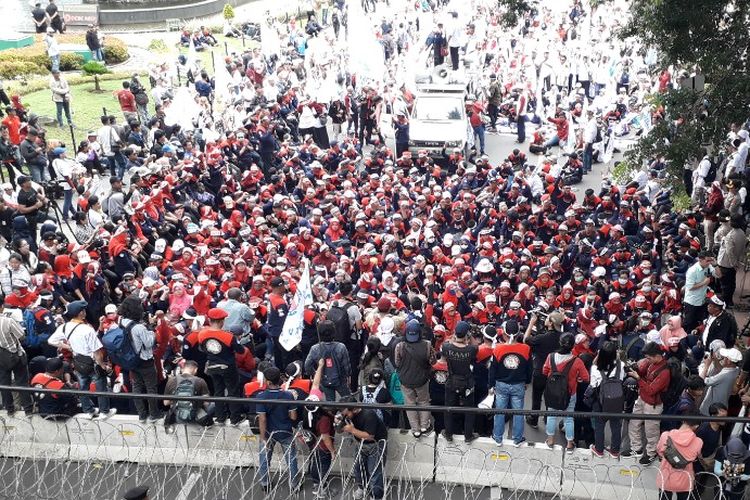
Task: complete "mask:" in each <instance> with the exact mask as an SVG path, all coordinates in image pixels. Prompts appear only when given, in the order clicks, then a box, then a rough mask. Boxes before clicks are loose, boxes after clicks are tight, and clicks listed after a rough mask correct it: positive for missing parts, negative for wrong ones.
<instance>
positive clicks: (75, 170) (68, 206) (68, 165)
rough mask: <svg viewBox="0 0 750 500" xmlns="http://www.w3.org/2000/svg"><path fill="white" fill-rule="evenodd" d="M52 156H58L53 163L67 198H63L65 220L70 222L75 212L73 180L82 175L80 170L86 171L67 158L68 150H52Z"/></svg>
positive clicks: (59, 148)
mask: <svg viewBox="0 0 750 500" xmlns="http://www.w3.org/2000/svg"><path fill="white" fill-rule="evenodd" d="M52 154H54V155H55V156H57V158H55V159H54V160H53V161H52V168H53V169H54V171H55V175H56V176H57V180H58V182H59V183H60V185H62V188H63V191H64V193H65V196H64V198H63V208H62V211H63V220H66V221H67V220H68V215H69V214H70V212H71V211H73V193H74V188H73V187H74V182H73V179H74V177H75V176H76V175H78V174H80V173H81V172H80V170H83V172H85V171H86V169H85V168H84V167H83V166H82V165H80V164H79V163H78V162H76V161H74V160H71V159H70V158H68V157H67V153H66V149H65V148H61V147H57V148H55V149H54V150H52Z"/></svg>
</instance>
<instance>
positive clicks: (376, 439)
mask: <svg viewBox="0 0 750 500" xmlns="http://www.w3.org/2000/svg"><path fill="white" fill-rule="evenodd" d="M350 398H351V399H349V401H354V398H353V397H351V396H350ZM335 425H336V430H337V431H339V432H344V433H347V434H351V435H352V436H353V437H354V439H356V440H357V443H358V446H357V454H356V456H355V457H354V477H355V480H356V481H357V490H356V491H355V492H354V495H353V498H355V499H362V498H365V495H366V494H367V493H368V492H369V493H370V495H371V497H372V498H373V499H375V500H380V499H381V498H383V495H384V494H385V489H384V484H383V469H384V468H385V457H386V440H387V439H388V429H386V427H385V424H384V423H383V421H382V420H380V418H378V414H377V412H376V411H375V410H371V409H369V408H367V409H362V408H346V409H344V410H343V411H342V412H341V413H339V414H338V415H336V423H335Z"/></svg>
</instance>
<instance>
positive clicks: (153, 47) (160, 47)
mask: <svg viewBox="0 0 750 500" xmlns="http://www.w3.org/2000/svg"><path fill="white" fill-rule="evenodd" d="M148 50H149V52H167V51H168V50H169V49H168V48H167V44H166V43H164V40H160V39H158V38H155V39H153V40H151V43H149V44H148Z"/></svg>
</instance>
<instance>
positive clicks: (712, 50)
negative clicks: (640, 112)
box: [620, 0, 750, 169]
mask: <svg viewBox="0 0 750 500" xmlns="http://www.w3.org/2000/svg"><path fill="white" fill-rule="evenodd" d="M749 12H750V1H749V0H736V1H728V0H688V1H686V0H631V4H630V19H629V21H628V24H627V25H626V26H625V27H624V28H623V29H622V31H621V33H620V36H621V37H622V38H623V39H624V40H626V41H628V40H636V41H638V42H639V43H640V44H643V45H645V46H646V47H654V48H656V49H657V51H658V53H659V66H660V70H661V68H665V67H668V66H670V65H672V66H674V67H675V68H676V69H677V70H678V71H679V72H680V73H679V74H678V75H677V76H678V77H679V76H680V74H682V73H684V74H685V75H692V74H695V73H698V74H702V75H703V76H705V81H706V85H705V88H704V89H703V90H701V91H694V90H691V89H682V88H675V89H672V90H670V91H668V92H666V93H665V94H661V95H659V96H656V97H655V102H654V104H655V105H657V106H658V105H663V106H664V109H665V110H666V119H665V120H663V121H661V122H659V123H658V124H656V126H655V128H654V130H653V131H652V132H651V134H650V135H649V136H647V137H644V138H642V139H641V140H640V141H639V143H638V145H637V147H636V148H635V149H634V150H633V151H632V153H631V156H630V159H631V160H634V161H641V160H643V159H647V158H649V157H652V156H654V155H664V156H666V157H667V159H669V160H671V161H672V165H673V168H674V169H681V168H682V166H683V165H684V163H685V161H686V160H688V159H690V158H695V157H697V156H698V154H699V151H700V149H701V147H702V146H713V147H714V148H717V147H719V146H720V145H721V142H722V140H723V138H724V137H725V135H726V132H727V129H728V127H729V125H730V124H732V123H742V122H744V121H745V120H746V119H747V117H748V115H749V114H750V113H749V111H750V76H748V74H747V72H748V69H750V68H748V58H747V57H748V53H747V52H748V47H750V17H749Z"/></svg>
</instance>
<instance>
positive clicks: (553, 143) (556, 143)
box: [544, 134, 560, 148]
mask: <svg viewBox="0 0 750 500" xmlns="http://www.w3.org/2000/svg"><path fill="white" fill-rule="evenodd" d="M559 145H560V138H559V137H558V136H557V134H555V135H553V136H552V138H551V139H550V140H549V141H547V142H545V143H544V147H545V148H551V147H553V146H559Z"/></svg>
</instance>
